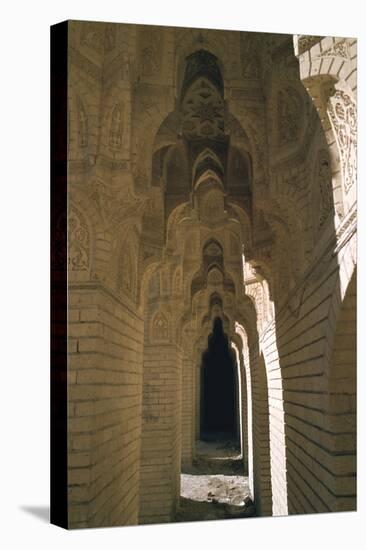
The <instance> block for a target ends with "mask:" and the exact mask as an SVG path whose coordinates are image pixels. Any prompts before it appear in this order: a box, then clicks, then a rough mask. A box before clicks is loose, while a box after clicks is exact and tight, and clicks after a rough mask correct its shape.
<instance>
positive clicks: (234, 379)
mask: <svg viewBox="0 0 366 550" xmlns="http://www.w3.org/2000/svg"><path fill="white" fill-rule="evenodd" d="M239 425H240V422H239V384H238V368H237V364H236V358H235V354H234V352H233V350H232V349H231V348H230V347H229V342H228V338H227V336H226V335H225V333H224V330H223V325H222V320H221V319H220V318H219V317H216V319H215V320H214V323H213V330H212V333H211V335H210V336H209V339H208V348H207V350H206V351H205V352H204V353H203V355H202V368H201V426H200V439H201V440H202V441H217V440H228V441H229V440H230V441H231V442H235V443H236V444H239V443H240V438H239V435H240V434H239V432H240V430H239Z"/></svg>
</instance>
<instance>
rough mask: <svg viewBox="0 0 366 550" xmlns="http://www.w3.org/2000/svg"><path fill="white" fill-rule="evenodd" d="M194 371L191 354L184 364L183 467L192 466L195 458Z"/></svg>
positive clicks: (186, 354) (187, 356)
mask: <svg viewBox="0 0 366 550" xmlns="http://www.w3.org/2000/svg"><path fill="white" fill-rule="evenodd" d="M193 384H194V370H193V361H192V358H191V355H190V354H189V353H184V355H183V362H182V466H183V467H184V466H190V465H191V464H192V459H193V457H194V441H195V431H194V430H195V426H194V418H195V415H194V407H195V402H194V387H193Z"/></svg>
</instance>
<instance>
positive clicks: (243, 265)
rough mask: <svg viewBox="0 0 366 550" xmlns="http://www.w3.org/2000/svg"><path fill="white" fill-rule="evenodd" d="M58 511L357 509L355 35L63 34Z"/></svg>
mask: <svg viewBox="0 0 366 550" xmlns="http://www.w3.org/2000/svg"><path fill="white" fill-rule="evenodd" d="M51 60H52V64H51V77H52V86H51V88H52V90H51V91H52V93H51V115H52V116H51V119H52V129H51V130H52V190H51V214H52V219H51V229H52V251H51V252H52V254H51V259H52V269H51V273H52V289H51V290H52V294H51V298H52V339H51V343H52V366H51V390H52V448H51V458H52V461H51V462H52V476H51V497H52V498H51V500H52V502H51V514H52V517H51V520H52V522H53V523H56V524H58V525H61V526H64V527H69V528H81V527H98V526H112V525H136V524H144V523H165V522H175V521H187V520H189V521H192V520H205V519H220V518H234V517H235V518H248V519H247V520H246V521H250V517H253V516H278V515H290V514H305V513H317V512H336V511H342V510H343V511H344V510H355V509H356V172H357V166H356V146H357V136H356V83H357V82H356V40H355V39H352V38H341V37H335V38H334V37H328V36H327V37H322V36H300V35H285V34H271V33H254V32H239V31H226V30H225V31H224V30H208V29H194V28H192V29H191V28H170V27H158V26H148V25H144V26H143V25H131V24H120V23H94V22H82V21H69V22H64V23H60V24H59V25H55V26H54V27H52V30H51Z"/></svg>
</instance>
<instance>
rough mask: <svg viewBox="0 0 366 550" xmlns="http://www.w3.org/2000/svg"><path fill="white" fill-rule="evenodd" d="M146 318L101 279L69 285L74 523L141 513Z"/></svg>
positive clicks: (118, 520)
mask: <svg viewBox="0 0 366 550" xmlns="http://www.w3.org/2000/svg"><path fill="white" fill-rule="evenodd" d="M142 345H143V322H142V320H141V318H139V317H138V316H137V315H136V313H135V312H134V311H133V310H132V309H131V308H130V307H128V306H127V305H126V304H124V303H122V302H121V301H120V300H119V299H118V298H117V297H116V296H114V295H113V294H111V293H110V292H108V291H107V290H106V289H105V288H103V287H102V286H100V285H95V284H91V285H84V286H76V285H72V286H71V287H70V290H69V372H68V397H69V404H68V409H69V410H68V414H69V418H68V447H69V455H68V476H69V526H70V527H91V526H93V527H96V526H101V525H103V526H107V525H121V524H122V525H131V524H136V523H137V521H138V488H139V454H140V430H141V384H142Z"/></svg>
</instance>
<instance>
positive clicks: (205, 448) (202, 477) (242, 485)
mask: <svg viewBox="0 0 366 550" xmlns="http://www.w3.org/2000/svg"><path fill="white" fill-rule="evenodd" d="M248 497H249V486H248V478H247V477H246V476H244V475H243V467H242V459H241V455H240V450H239V449H238V447H237V444H236V443H235V441H233V440H231V439H212V440H211V441H199V442H198V444H197V453H196V459H195V460H194V463H193V465H192V467H191V468H186V469H185V470H184V471H183V472H182V474H181V499H180V506H179V509H178V511H177V514H176V521H205V520H216V519H229V518H244V517H249V516H254V515H255V509H254V506H253V504H252V502H251V501H250V500H249V501H248ZM245 499H247V500H245Z"/></svg>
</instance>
